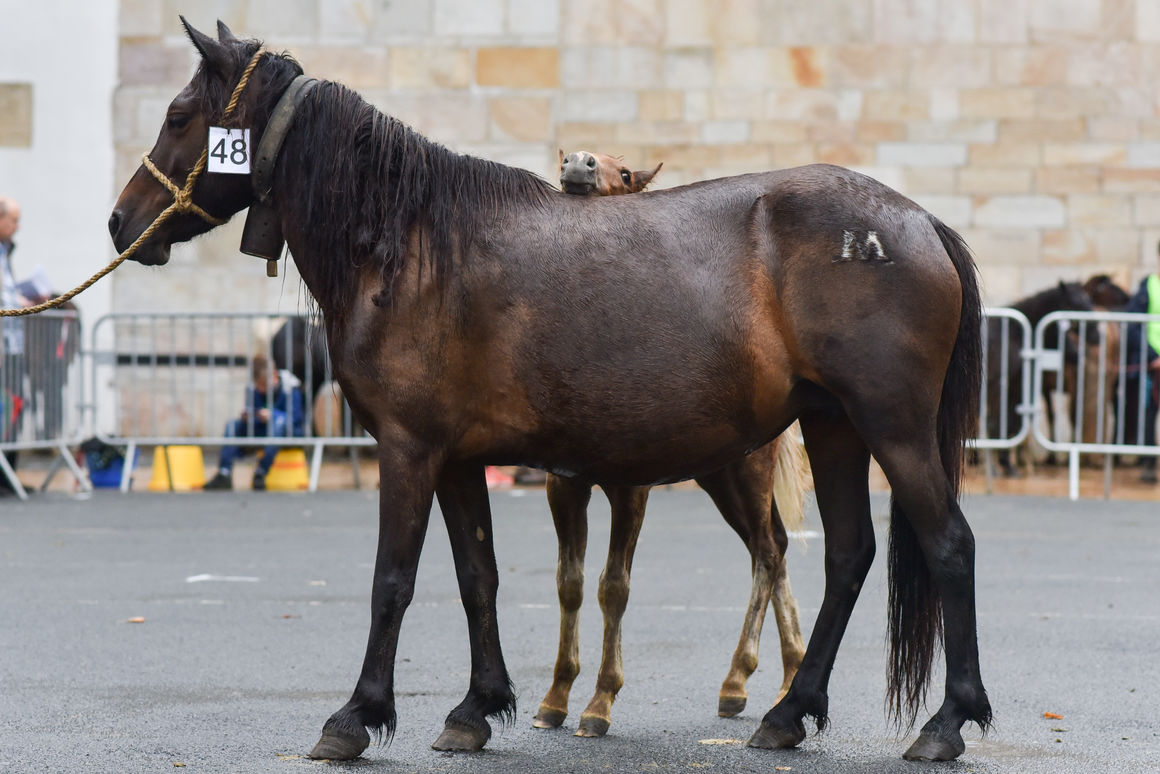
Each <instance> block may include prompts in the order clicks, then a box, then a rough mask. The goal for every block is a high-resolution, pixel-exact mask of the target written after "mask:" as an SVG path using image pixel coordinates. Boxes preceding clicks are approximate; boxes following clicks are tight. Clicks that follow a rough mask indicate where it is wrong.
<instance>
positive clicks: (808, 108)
mask: <svg viewBox="0 0 1160 774" xmlns="http://www.w3.org/2000/svg"><path fill="white" fill-rule="evenodd" d="M840 99H841V98H840V95H838V94H835V93H833V92H832V91H830V90H828V89H792V90H774V91H770V92H769V93H768V94H767V95H766V102H765V114H766V115H767V116H770V117H773V118H776V119H778V120H783V121H784V120H793V121H818V122H821V121H836V120H838V119H839V118H840V117H841V116H840V114H839V103H840Z"/></svg>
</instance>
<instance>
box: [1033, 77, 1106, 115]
mask: <svg viewBox="0 0 1160 774" xmlns="http://www.w3.org/2000/svg"><path fill="white" fill-rule="evenodd" d="M1118 102H1119V98H1118V96H1117V95H1116V93H1115V92H1114V91H1110V90H1109V89H1106V88H1103V87H1094V86H1087V87H1078V86H1072V87H1063V86H1060V87H1046V88H1041V89H1037V90H1036V92H1035V115H1036V117H1038V118H1043V119H1046V120H1048V121H1066V120H1069V119H1074V118H1080V119H1082V118H1083V117H1085V116H1090V115H1103V114H1108V113H1114V112H1116V107H1117V105H1118Z"/></svg>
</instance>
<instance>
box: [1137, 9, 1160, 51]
mask: <svg viewBox="0 0 1160 774" xmlns="http://www.w3.org/2000/svg"><path fill="white" fill-rule="evenodd" d="M1135 22H1136V39H1137V40H1143V41H1148V42H1152V43H1156V42H1160V4H1157V3H1136V19H1135Z"/></svg>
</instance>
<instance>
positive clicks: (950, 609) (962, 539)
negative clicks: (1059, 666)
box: [873, 427, 991, 760]
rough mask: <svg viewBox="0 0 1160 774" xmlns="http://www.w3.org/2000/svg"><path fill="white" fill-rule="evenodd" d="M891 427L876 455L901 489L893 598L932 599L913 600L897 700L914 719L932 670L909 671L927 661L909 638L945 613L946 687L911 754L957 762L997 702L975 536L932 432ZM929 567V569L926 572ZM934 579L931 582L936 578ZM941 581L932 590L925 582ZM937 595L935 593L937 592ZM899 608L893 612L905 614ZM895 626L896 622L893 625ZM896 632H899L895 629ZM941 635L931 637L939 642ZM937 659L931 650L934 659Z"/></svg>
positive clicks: (906, 617)
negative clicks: (984, 648)
mask: <svg viewBox="0 0 1160 774" xmlns="http://www.w3.org/2000/svg"><path fill="white" fill-rule="evenodd" d="M900 429H901V428H897V427H892V428H890V430H885V432H884V438H883V440H880V441H876V442H874V447H873V448H874V456H875V458H876V459H877V460H878V461H879V462H880V463H881V465H882V469H883V472H885V473H886V477H887V479H888V480H889V481H890V486H891V489H892V490H893V498H894V505H893V507H892V511H893V512H892V514H891V522H892V523H891V551H890V572H891V575H892V576H895V577H897V578H898V580H897V581H895V580H894V578H892V579H891V596H892V597H894V596H896V595H897V596H899V597H900V598H902V599H907V598H909V599H912V600H913V599H915V598H916V597H917V598H919V599H921V598H922V597H923V596H926V597H927V598H928V599H930V602H929V603H927V604H923V603H922V602H914V603H911V604H910V606H909V607H904V608H903V609H902V611H901V615H902V616H903V619H901V621H902V622H901V624H900V625H899V626H898V627H897V628H898V629H899V630H901V631H900V632H899V633H898V635H897V637H896V641H895V647H896V648H897V647H902V648H904V652H909V653H910V658H909V659H908V660H907V661H906V662H904V663H903V664H902V665H901V666H900V665H898V664H895V665H894V670H895V671H894V672H893V673H892V679H891V683H892V685H893V686H900V688H897V689H896V691H897V692H896V693H895V696H896V698H895V703H896V704H897V705H900V706H898V709H899V711H902V710H903V709H904V708H903V707H902V706H901V705H902V704H904V703H905V705H906V707H905V709H908V710H909V711H910V712H911V717H912V718H913V714H914V713H916V712H917V711H918V709H919V705H920V703H921V700H922V693H923V691H924V689H925V680H926V673H927V672H926V670H927V669H928V668H929V666H927V667H925V668H919V669H913V668H911V669H906V664H907V663H909V664H914V663H916V662H921V661H922V660H923V659H921V657H918V656H917V653H918V651H919V650H921V647H922V646H921V645H918V646H916V645H915V644H913V640H911V641H909V642H908V641H905V640H903V641H902V642H901V644H899V642H898V640H897V638H898V637H906V636H907V635H908V634H909V633H911V632H913V631H918V630H923V629H928V628H930V627H934V628H935V630H937V627H938V624H939V619H938V613H939V607H940V605H941V611H942V620H941V623H942V628H943V643H944V648H945V651H946V688H945V695H944V699H943V703H942V705H941V706H940V707H939V710H938V712H936V713H935V714H934V717H932V718H931V719H930V721H929V722H927V723H926V725H924V726H923V728H922V731H921V733H920V734H919V737H918V739H917V740H916V741H915V742H914V744H913V745H911V747H910V749H909V750H907V751H906V753H905V754H904V756H903V757H905V758H908V759H911V760H950V759H952V758H956V757H958V756H959V755H961V754H962V752H963V750H964V749H965V748H966V746H965V744H964V742H963V738H962V734H961V732H960V729H961V728H962V726H963V724H964V723H965V722H967V721H968V720H973V721H975V722H977V723H979V724H980V725H981V726H983V727H984V728H985V727H986V726H987V725H988V724H989V722H990V719H991V707H990V704H989V703H988V701H987V692H986V690H985V689H984V688H983V681H982V678H981V676H980V671H979V648H978V639H977V634H976V628H975V578H974V568H975V539H974V535H973V534H972V533H971V528H970V527H969V526H968V525H967V522H966V519H965V518H963V513H962V511H961V510H960V509H959V506H958V503H957V502H956V501H955V497H954V494H953V492H952V490H951V487H950V482H949V481H948V480H947V475H946V472H945V471H944V469H943V467H942V465H941V464H940V461H939V459H940V458H939V451H938V448H937V447H936V445H935V444H934V441H933V438H934V434H933V432H928V433H927V434H926V435H927V436H928V437H930V438H931V441H930V442H929V443H923V442H922V441H921V440H918V441H916V440H915V439H921V438H922V437H923V434H922V433H905V432H903V433H899V432H898V431H899V430H900ZM927 572H929V575H926V573H927ZM928 581H929V583H928ZM930 585H933V589H932V590H931V591H929V592H928V591H926V590H925V589H924V588H922V587H923V586H927V587H929V586H930ZM932 594H933V596H931V595H932ZM899 615H900V612H899V610H897V609H895V610H892V611H891V616H892V618H896V619H897V618H898V616H899ZM892 628H894V627H892ZM892 636H894V633H892ZM935 639H936V638H935V637H931V638H930V641H931V642H932V644H933V641H935ZM926 663H927V665H929V656H928V657H927V658H926Z"/></svg>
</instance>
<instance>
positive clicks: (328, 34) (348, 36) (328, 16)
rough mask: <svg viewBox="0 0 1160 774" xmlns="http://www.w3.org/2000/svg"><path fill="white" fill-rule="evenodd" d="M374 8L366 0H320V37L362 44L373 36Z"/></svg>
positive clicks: (333, 41)
mask: <svg viewBox="0 0 1160 774" xmlns="http://www.w3.org/2000/svg"><path fill="white" fill-rule="evenodd" d="M374 22H375V19H374V10H373V8H372V7H370V6H368V4H367V3H366V2H365V1H364V0H318V38H319V40H321V41H323V42H325V43H346V44H353V45H361V44H364V43H366V42H367V41H369V40H370V38H371V32H372V31H373V29H374Z"/></svg>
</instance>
